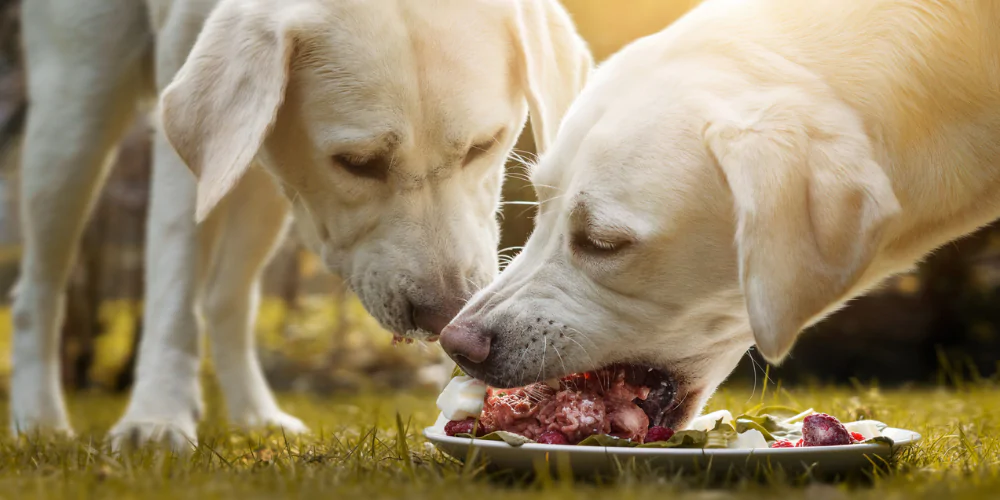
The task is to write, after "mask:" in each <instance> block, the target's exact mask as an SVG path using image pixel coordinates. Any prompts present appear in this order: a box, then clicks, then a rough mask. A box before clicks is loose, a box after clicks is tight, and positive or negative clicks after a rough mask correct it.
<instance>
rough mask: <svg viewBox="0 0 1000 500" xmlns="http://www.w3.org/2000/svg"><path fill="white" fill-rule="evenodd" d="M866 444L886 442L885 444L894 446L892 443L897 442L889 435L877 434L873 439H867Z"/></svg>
mask: <svg viewBox="0 0 1000 500" xmlns="http://www.w3.org/2000/svg"><path fill="white" fill-rule="evenodd" d="M864 444H884V445H888V446H892V445H894V444H896V442H895V441H893V440H892V438H890V437H887V436H876V437H873V438H871V439H868V440H866V441H865V442H864Z"/></svg>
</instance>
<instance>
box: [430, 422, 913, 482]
mask: <svg viewBox="0 0 1000 500" xmlns="http://www.w3.org/2000/svg"><path fill="white" fill-rule="evenodd" d="M883 434H884V435H885V436H887V437H889V438H891V439H892V440H893V441H894V442H895V444H894V445H893V446H892V447H891V449H890V447H889V446H886V445H879V444H852V445H842V446H822V447H809V448H777V449H770V448H759V449H677V448H668V449H663V448H610V447H602V446H571V445H548V444H534V443H531V444H526V445H523V446H519V447H513V446H510V445H508V444H507V443H504V442H501V441H483V440H481V439H470V438H459V437H451V436H447V435H444V434H441V433H440V431H438V430H435V429H434V428H433V427H428V428H427V429H425V430H424V436H425V437H426V438H427V439H428V440H430V441H431V442H432V443H434V446H437V448H438V449H440V450H441V451H442V452H444V453H446V454H448V455H450V456H452V457H454V458H455V459H457V460H459V461H461V462H465V461H466V460H467V459H468V458H469V457H470V456H473V455H472V454H473V452H475V455H474V456H475V457H476V460H482V459H485V461H487V462H488V463H489V464H490V465H491V466H492V467H494V468H497V469H502V470H513V471H520V472H530V471H533V470H535V467H536V464H544V463H548V464H549V465H550V469H551V470H553V471H555V470H556V468H557V464H559V463H565V462H563V460H565V459H568V460H569V464H570V467H571V468H572V470H573V472H574V473H576V474H593V473H614V472H615V471H617V470H620V467H622V466H623V465H630V464H632V463H634V464H635V465H636V466H638V467H649V468H652V469H654V470H669V471H705V470H712V471H723V472H725V471H731V470H737V471H750V472H753V471H755V470H769V469H771V468H773V469H779V468H780V469H783V470H785V471H789V472H795V471H802V470H806V469H808V470H810V471H814V472H817V473H823V474H829V473H844V472H853V471H861V470H865V469H868V470H871V469H872V464H873V463H875V464H884V463H886V462H888V461H889V460H891V458H892V457H893V456H894V454H896V453H898V452H899V451H900V450H902V449H904V448H907V447H910V446H913V445H914V444H916V443H917V441H919V440H920V434H918V433H916V432H913V431H908V430H904V429H894V428H892V427H890V428H887V429H885V430H884V431H883Z"/></svg>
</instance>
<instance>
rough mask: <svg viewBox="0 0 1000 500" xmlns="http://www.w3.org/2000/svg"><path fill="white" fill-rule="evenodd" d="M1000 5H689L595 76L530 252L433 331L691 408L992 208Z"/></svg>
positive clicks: (742, 0)
mask: <svg viewBox="0 0 1000 500" xmlns="http://www.w3.org/2000/svg"><path fill="white" fill-rule="evenodd" d="M998 25H1000V4H998V3H995V2H961V1H931V0H813V1H809V2H789V1H786V0H708V1H706V2H704V3H703V4H701V5H700V6H698V7H697V8H695V9H694V10H693V11H692V12H691V13H689V14H688V15H687V16H685V17H684V18H682V19H681V20H679V21H678V22H677V23H676V24H674V25H673V26H671V27H669V28H668V29H666V30H665V31H663V32H661V33H659V34H656V35H653V36H651V37H647V38H645V39H642V40H639V41H637V42H635V43H634V44H632V45H631V46H629V47H627V48H626V49H624V50H623V51H621V52H620V53H619V54H617V55H616V56H614V57H613V58H612V59H611V60H609V61H608V62H607V63H606V64H604V65H603V66H602V67H601V68H600V69H598V70H597V71H596V72H595V73H594V75H593V76H592V78H591V81H590V82H589V83H588V86H587V87H586V88H585V90H584V92H583V93H582V94H581V96H580V97H579V98H578V100H577V101H576V102H575V103H574V105H573V106H572V108H571V109H570V111H569V114H568V115H567V118H566V120H565V121H564V123H563V128H562V129H561V131H560V133H559V135H558V138H557V140H556V142H555V143H554V146H553V148H552V150H551V151H550V152H549V153H548V154H547V155H546V156H545V157H544V158H542V160H541V162H540V164H539V165H538V167H537V169H536V170H535V172H534V173H533V180H534V185H535V187H536V189H537V191H538V194H539V198H540V200H541V205H540V207H539V210H540V214H539V217H538V223H537V227H536V229H535V231H534V233H533V234H532V236H531V238H530V240H529V241H528V243H527V246H526V247H525V249H524V252H523V253H522V254H521V255H519V256H518V257H517V259H516V260H515V261H514V262H513V263H512V264H511V266H510V267H509V268H508V269H507V270H506V271H504V273H503V274H502V275H501V276H500V277H499V278H498V279H497V280H496V281H495V282H494V283H493V284H492V285H490V286H489V287H488V288H487V289H485V290H483V291H482V292H480V293H479V294H478V295H477V296H476V298H474V299H472V300H471V301H470V303H469V304H468V305H467V306H466V308H465V309H463V312H462V313H460V315H459V316H458V318H456V320H455V321H454V322H453V323H452V326H450V327H449V328H447V329H446V330H445V332H444V334H443V335H442V343H443V344H444V345H445V346H446V348H448V347H449V346H454V347H455V348H457V351H455V352H453V353H454V354H458V355H461V354H462V350H463V349H465V350H470V346H472V348H474V349H471V352H473V358H475V359H473V360H483V362H482V363H478V364H477V363H473V362H467V363H465V362H462V363H461V364H463V365H465V366H466V367H467V370H469V371H470V373H471V374H474V375H476V376H481V377H484V378H486V380H488V381H490V382H493V383H496V384H503V385H520V384H523V383H527V382H532V381H536V380H541V379H545V378H547V377H553V376H559V375H562V374H565V373H567V372H573V371H582V370H588V369H593V368H596V367H598V366H601V365H605V364H608V363H611V362H620V361H635V362H641V363H647V364H654V365H657V366H660V367H662V368H664V369H666V370H669V371H671V372H673V374H674V375H675V376H676V377H677V379H678V380H679V382H680V384H681V396H682V397H683V398H685V399H684V403H683V404H681V405H680V407H679V408H678V410H677V411H678V415H677V418H676V419H675V420H674V422H675V423H678V424H680V425H683V423H684V422H685V421H687V420H689V419H690V418H691V417H692V416H693V415H694V414H696V413H697V412H698V411H699V410H700V408H701V407H702V405H703V403H704V401H705V400H706V399H707V398H708V397H709V395H710V394H711V393H712V392H713V391H714V390H715V388H716V387H717V386H718V385H719V384H720V383H721V382H722V381H723V379H725V377H726V376H728V374H729V372H730V371H731V370H732V369H733V367H735V366H736V364H737V362H738V361H739V359H740V357H741V356H742V355H743V353H744V352H745V351H746V350H747V349H748V348H750V347H751V346H753V345H754V344H756V345H757V347H758V348H759V349H760V351H761V353H762V354H763V355H764V356H765V357H766V358H768V359H769V360H771V361H774V362H778V361H780V360H781V359H783V358H784V357H785V356H786V355H787V353H788V351H789V350H790V349H791V347H792V345H793V343H794V340H795V338H796V336H797V335H798V334H799V332H800V331H801V330H802V329H803V328H805V327H806V326H808V325H810V324H813V323H815V322H817V321H819V320H820V319H822V318H823V317H824V316H825V315H827V314H829V313H830V312H831V311H834V310H836V309H837V308H838V307H841V306H842V305H843V304H844V303H845V302H846V301H848V300H849V299H850V298H852V297H856V296H858V295H860V294H862V293H864V292H865V291H866V290H868V289H870V288H872V287H873V286H876V285H877V284H878V283H879V282H880V281H882V280H883V279H884V278H886V277H887V276H890V275H892V274H893V273H898V272H901V271H904V270H907V269H910V268H912V266H914V264H915V263H916V262H917V260H918V259H920V258H922V257H923V256H924V255H926V254H927V253H928V252H930V251H932V250H933V249H934V248H936V247H938V246H940V245H942V244H944V243H946V242H948V241H950V240H953V239H955V238H958V237H960V236H962V235H965V234H968V233H969V232H971V231H973V230H974V229H976V228H978V227H980V226H982V225H984V224H986V223H988V222H990V221H991V220H993V219H995V218H996V217H997V216H998V215H1000V196H998V194H1000V30H997V29H996V26H998ZM483 338H488V339H489V340H490V347H489V355H488V357H487V358H485V359H483V355H484V352H485V351H484V350H483V349H482V345H483V344H482V339H483ZM477 346H478V347H477ZM459 359H460V360H461V358H459Z"/></svg>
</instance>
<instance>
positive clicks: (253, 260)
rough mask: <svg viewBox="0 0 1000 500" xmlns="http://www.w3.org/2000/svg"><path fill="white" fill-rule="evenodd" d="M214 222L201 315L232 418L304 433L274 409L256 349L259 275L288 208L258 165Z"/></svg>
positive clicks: (251, 424)
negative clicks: (214, 239)
mask: <svg viewBox="0 0 1000 500" xmlns="http://www.w3.org/2000/svg"><path fill="white" fill-rule="evenodd" d="M213 218H215V219H217V220H216V221H209V222H210V223H215V224H217V227H218V228H219V240H218V242H217V244H216V248H215V252H214V255H213V257H212V269H211V271H210V273H209V276H210V279H209V281H208V283H207V284H206V290H205V297H204V300H203V301H202V311H203V312H204V317H205V321H206V328H207V329H208V334H209V337H210V339H211V351H212V359H213V362H214V365H215V371H216V374H217V375H218V377H219V384H220V386H221V387H222V392H223V394H224V396H225V398H226V405H227V407H228V408H229V416H230V419H231V420H232V421H233V422H234V423H236V424H238V425H241V426H244V427H248V428H254V427H267V426H274V427H280V428H282V429H283V430H284V431H285V432H287V433H301V432H305V431H306V430H307V429H306V427H305V425H303V424H302V421H301V420H299V419H297V418H295V417H293V416H291V415H288V414H286V413H284V412H282V411H281V409H279V408H278V403H277V401H275V399H274V395H273V394H272V393H271V389H270V388H269V387H268V385H267V381H266V380H265V378H264V373H263V371H262V370H261V367H260V361H259V360H258V358H257V351H256V349H255V348H254V344H255V343H254V328H253V326H254V323H255V320H256V317H257V307H258V305H259V302H260V275H261V271H262V269H263V268H264V265H265V264H266V263H267V262H268V260H270V256H271V255H272V253H273V250H274V248H275V244H276V242H278V241H280V240H281V236H282V233H283V232H284V229H285V226H286V222H287V220H288V204H287V202H286V201H285V199H284V197H282V195H281V192H280V191H279V190H278V187H277V186H276V185H275V183H274V181H273V180H272V179H271V177H270V175H268V174H267V173H266V172H265V171H263V170H262V169H260V168H259V167H256V168H253V169H252V170H250V172H248V173H247V174H246V176H245V177H244V178H243V179H242V180H241V181H240V184H239V185H238V186H237V187H236V188H235V189H234V190H233V192H231V193H230V194H229V195H228V196H227V198H226V199H225V200H224V201H223V205H222V206H220V207H217V208H216V210H215V213H214V214H213V215H212V216H211V217H210V219H213Z"/></svg>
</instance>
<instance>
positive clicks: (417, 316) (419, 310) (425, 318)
mask: <svg viewBox="0 0 1000 500" xmlns="http://www.w3.org/2000/svg"><path fill="white" fill-rule="evenodd" d="M456 312H457V311H456ZM454 317H455V315H454V314H442V313H440V312H438V311H436V310H433V309H429V308H426V307H420V306H413V324H414V325H416V327H417V328H419V329H421V330H423V331H425V332H428V333H430V334H431V335H433V336H435V337H437V336H439V335H441V330H444V327H446V326H448V322H450V321H451V319H452V318H454Z"/></svg>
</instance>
